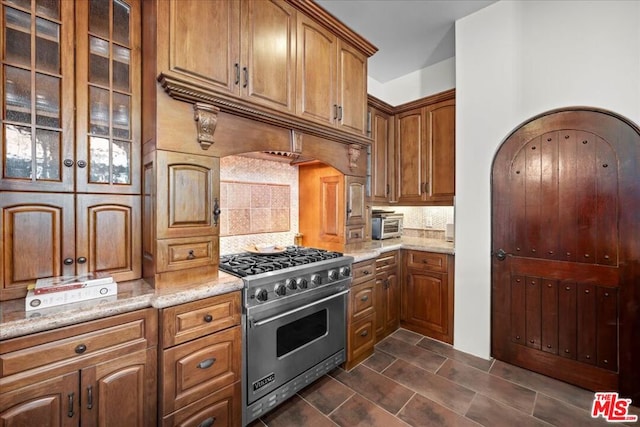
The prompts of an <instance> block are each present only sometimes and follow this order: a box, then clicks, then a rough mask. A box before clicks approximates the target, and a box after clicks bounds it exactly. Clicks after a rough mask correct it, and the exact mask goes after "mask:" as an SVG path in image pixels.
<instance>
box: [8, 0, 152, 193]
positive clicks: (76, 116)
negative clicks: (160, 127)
mask: <svg viewBox="0 0 640 427" xmlns="http://www.w3.org/2000/svg"><path fill="white" fill-rule="evenodd" d="M10 3H11V4H7V5H5V6H4V7H3V15H4V19H3V40H4V43H3V44H4V46H3V52H4V54H3V57H2V71H1V76H2V81H3V86H4V88H6V89H5V90H4V91H3V93H4V96H3V104H4V105H3V116H2V134H3V138H2V139H3V141H5V143H4V144H3V149H2V165H1V166H0V172H2V173H1V176H2V178H1V181H0V188H2V189H4V190H18V191H57V192H72V191H74V190H75V191H80V192H93V193H120V194H137V193H139V191H140V180H139V174H138V173H136V172H137V170H135V169H134V168H135V167H137V165H139V163H140V154H139V152H140V142H139V135H140V131H139V125H140V107H139V105H140V104H139V102H140V81H139V77H138V76H139V72H140V38H139V34H140V32H139V27H138V26H137V25H133V23H134V22H139V19H140V16H139V5H138V3H137V2H125V1H97V0H93V1H88V2H77V3H76V4H75V10H74V3H73V2H66V1H59V2H56V1H49V2H33V3H31V2H10ZM74 13H75V14H74ZM112 24H113V25H112ZM74 76H75V80H74ZM74 123H75V128H74Z"/></svg>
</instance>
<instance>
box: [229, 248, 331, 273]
mask: <svg viewBox="0 0 640 427" xmlns="http://www.w3.org/2000/svg"><path fill="white" fill-rule="evenodd" d="M341 256H343V255H342V253H340V252H332V251H327V250H325V249H318V248H305V247H300V246H289V247H287V248H286V249H285V251H284V252H280V253H277V254H256V253H252V252H242V253H238V254H231V255H224V256H222V257H221V258H220V269H221V270H223V271H226V272H227V273H230V274H233V275H235V276H239V277H246V276H253V275H256V274H261V273H265V272H267V271H275V270H281V269H284V268H290V267H296V266H299V265H303V264H311V263H314V262H319V261H325V260H328V259H334V258H340V257H341Z"/></svg>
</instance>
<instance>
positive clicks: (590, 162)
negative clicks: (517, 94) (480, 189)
mask: <svg viewBox="0 0 640 427" xmlns="http://www.w3.org/2000/svg"><path fill="white" fill-rule="evenodd" d="M492 185H493V188H492V208H493V213H492V216H493V218H492V224H493V225H492V233H493V242H492V249H493V255H494V257H493V261H492V322H493V324H492V352H493V356H494V357H496V358H498V359H502V360H505V361H507V362H509V363H513V364H516V365H519V366H522V367H525V368H527V369H531V370H534V371H537V372H540V373H543V374H545V375H549V376H552V377H555V378H558V379H561V380H563V381H567V382H570V383H573V384H576V385H579V386H581V387H585V388H588V389H591V390H599V391H611V390H619V391H620V393H621V394H623V395H624V396H625V397H631V398H633V399H634V401H635V402H636V404H637V403H638V399H639V398H640V372H639V371H638V369H637V367H638V366H639V365H640V340H638V336H637V331H638V330H640V316H638V313H637V308H634V307H637V306H638V304H639V303H640V290H639V288H638V283H640V268H639V267H638V265H640V238H638V236H640V215H638V212H639V210H640V130H639V129H638V128H637V127H636V126H634V125H633V124H631V123H629V122H627V121H624V120H622V119H620V118H617V117H615V116H614V115H612V114H610V113H607V112H600V111H588V110H566V111H557V112H552V113H548V114H545V115H542V116H540V117H537V118H535V119H533V120H531V121H530V122H528V123H526V124H525V125H523V126H522V127H520V128H519V129H517V130H516V131H515V132H514V133H512V134H511V135H510V136H509V137H508V139H507V140H506V141H505V142H504V144H503V145H502V147H501V148H500V150H499V152H498V153H497V155H496V158H495V161H494V165H493V175H492Z"/></svg>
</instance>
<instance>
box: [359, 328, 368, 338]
mask: <svg viewBox="0 0 640 427" xmlns="http://www.w3.org/2000/svg"><path fill="white" fill-rule="evenodd" d="M367 335H369V330H367V329H365V330H364V331H362V332H360V336H361V337H366V336H367Z"/></svg>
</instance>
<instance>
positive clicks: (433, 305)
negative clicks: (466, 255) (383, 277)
mask: <svg viewBox="0 0 640 427" xmlns="http://www.w3.org/2000/svg"><path fill="white" fill-rule="evenodd" d="M402 257H403V272H402V273H403V280H402V289H401V300H402V303H401V322H400V324H401V326H402V327H403V328H406V329H409V330H411V331H414V332H418V333H420V334H422V335H426V336H428V337H431V338H435V339H437V340H440V341H444V342H446V343H449V344H453V265H454V263H453V255H447V254H441V253H432V252H422V251H413V250H403V251H402Z"/></svg>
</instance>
